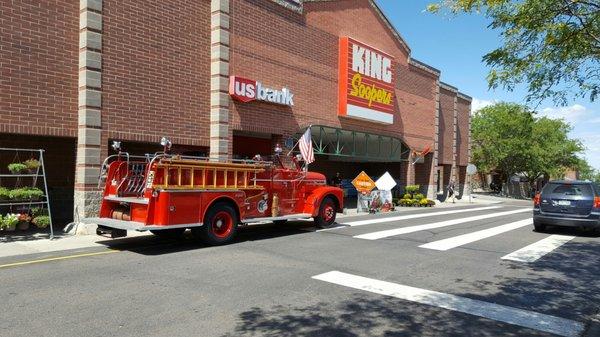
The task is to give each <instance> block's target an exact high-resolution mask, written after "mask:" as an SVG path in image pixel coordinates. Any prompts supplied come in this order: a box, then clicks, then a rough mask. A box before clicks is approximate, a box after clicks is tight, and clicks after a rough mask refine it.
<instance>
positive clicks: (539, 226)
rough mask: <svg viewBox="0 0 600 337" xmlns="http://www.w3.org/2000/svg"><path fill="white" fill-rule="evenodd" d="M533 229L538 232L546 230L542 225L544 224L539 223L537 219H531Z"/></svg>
mask: <svg viewBox="0 0 600 337" xmlns="http://www.w3.org/2000/svg"><path fill="white" fill-rule="evenodd" d="M533 229H534V230H535V231H536V232H540V233H542V232H544V231H546V225H544V224H542V223H540V222H539V221H535V220H534V221H533Z"/></svg>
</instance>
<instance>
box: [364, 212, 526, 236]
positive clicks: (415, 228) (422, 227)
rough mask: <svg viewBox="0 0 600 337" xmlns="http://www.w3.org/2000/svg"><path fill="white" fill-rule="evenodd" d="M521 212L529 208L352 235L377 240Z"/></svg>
mask: <svg viewBox="0 0 600 337" xmlns="http://www.w3.org/2000/svg"><path fill="white" fill-rule="evenodd" d="M523 212H531V209H529V208H522V209H517V210H512V211H506V212H498V213H489V214H483V215H477V216H472V217H468V218H461V219H453V220H446V221H441V222H434V223H429V224H424V225H417V226H409V227H401V228H395V229H388V230H383V231H378V232H373V233H367V234H361V235H356V236H354V238H357V239H365V240H378V239H383V238H387V237H390V236H396V235H402V234H408V233H414V232H420V231H425V230H430V229H435V228H440V227H448V226H454V225H459V224H463V223H467V222H473V221H479V220H484V219H490V218H497V217H502V216H507V215H512V214H518V213H523Z"/></svg>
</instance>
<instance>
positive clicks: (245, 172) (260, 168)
mask: <svg viewBox="0 0 600 337" xmlns="http://www.w3.org/2000/svg"><path fill="white" fill-rule="evenodd" d="M265 166H266V165H265V164H260V163H252V164H243V163H233V162H216V161H208V160H198V159H176V158H169V159H161V160H160V161H159V162H158V163H157V165H156V170H157V172H156V174H157V176H161V174H160V173H162V177H164V178H163V179H162V181H160V182H156V181H155V183H154V185H153V186H154V187H157V188H163V189H179V190H185V189H206V190H238V189H241V190H262V189H263V187H262V186H260V185H257V184H256V180H257V179H256V175H257V174H258V173H261V172H264V171H265Z"/></svg>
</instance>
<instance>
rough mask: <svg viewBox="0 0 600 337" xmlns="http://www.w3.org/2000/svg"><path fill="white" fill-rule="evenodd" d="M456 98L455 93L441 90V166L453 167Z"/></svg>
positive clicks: (439, 155)
mask: <svg viewBox="0 0 600 337" xmlns="http://www.w3.org/2000/svg"><path fill="white" fill-rule="evenodd" d="M454 97H456V93H455V92H452V91H450V90H447V89H444V88H440V147H439V154H438V162H439V164H440V165H441V164H450V165H452V156H453V153H452V141H453V137H454ZM444 178H445V177H444Z"/></svg>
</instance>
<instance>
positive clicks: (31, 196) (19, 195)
mask: <svg viewBox="0 0 600 337" xmlns="http://www.w3.org/2000/svg"><path fill="white" fill-rule="evenodd" d="M9 195H10V199H12V200H38V199H40V198H41V197H43V196H44V192H43V191H42V190H40V189H39V188H37V187H23V188H17V189H14V190H11V191H10V193H9Z"/></svg>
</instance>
